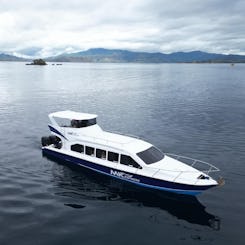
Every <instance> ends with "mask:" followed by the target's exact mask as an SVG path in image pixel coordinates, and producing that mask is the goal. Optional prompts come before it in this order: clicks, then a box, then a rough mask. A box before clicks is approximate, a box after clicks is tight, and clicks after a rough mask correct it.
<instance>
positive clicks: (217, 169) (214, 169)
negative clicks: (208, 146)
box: [165, 153, 220, 174]
mask: <svg viewBox="0 0 245 245" xmlns="http://www.w3.org/2000/svg"><path fill="white" fill-rule="evenodd" d="M165 154H166V155H167V156H171V157H173V158H175V159H176V160H180V161H181V162H183V163H185V164H187V165H190V166H191V167H193V166H194V165H196V164H203V165H207V166H209V168H208V169H207V170H201V171H202V172H204V173H206V174H209V173H211V172H218V171H220V169H219V168H217V167H215V166H214V165H212V164H211V163H208V162H204V161H201V160H198V159H194V158H190V157H186V156H182V155H177V154H173V153H165ZM182 159H183V160H182ZM185 160H188V161H190V160H191V161H192V162H191V163H188V162H187V161H185Z"/></svg>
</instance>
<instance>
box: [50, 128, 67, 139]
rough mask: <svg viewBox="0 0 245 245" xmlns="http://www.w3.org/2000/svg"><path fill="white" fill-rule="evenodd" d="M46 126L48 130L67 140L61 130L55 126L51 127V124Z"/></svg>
mask: <svg viewBox="0 0 245 245" xmlns="http://www.w3.org/2000/svg"><path fill="white" fill-rule="evenodd" d="M48 127H49V129H50V131H52V132H54V133H56V134H58V135H60V136H62V137H63V138H64V139H66V140H67V138H66V137H65V136H64V135H63V134H62V133H61V132H59V131H58V130H57V129H55V128H54V127H52V126H51V125H48Z"/></svg>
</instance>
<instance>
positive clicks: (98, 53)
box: [0, 48, 245, 63]
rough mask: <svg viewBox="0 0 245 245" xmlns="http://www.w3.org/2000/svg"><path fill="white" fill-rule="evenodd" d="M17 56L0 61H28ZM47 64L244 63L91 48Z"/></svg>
mask: <svg viewBox="0 0 245 245" xmlns="http://www.w3.org/2000/svg"><path fill="white" fill-rule="evenodd" d="M28 60H30V59H24V58H20V57H17V56H13V55H9V54H4V53H0V61H28ZM45 60H46V61H49V62H92V63H245V55H234V54H228V55H226V54H216V53H207V52H203V51H200V50H196V51H190V52H182V51H180V52H173V53H170V54H165V53H160V52H155V53H149V52H137V51H129V50H123V49H105V48H91V49H88V50H85V51H79V52H74V53H63V54H60V55H57V56H51V57H47V58H45Z"/></svg>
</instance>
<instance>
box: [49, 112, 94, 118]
mask: <svg viewBox="0 0 245 245" xmlns="http://www.w3.org/2000/svg"><path fill="white" fill-rule="evenodd" d="M49 117H58V118H66V119H70V120H72V119H75V120H89V119H93V118H96V117H97V115H95V114H87V113H80V112H75V111H58V112H54V113H51V114H49Z"/></svg>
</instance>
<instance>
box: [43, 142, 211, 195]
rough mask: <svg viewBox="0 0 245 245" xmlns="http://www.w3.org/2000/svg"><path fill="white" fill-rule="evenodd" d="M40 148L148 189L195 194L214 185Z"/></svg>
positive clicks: (56, 156) (68, 160)
mask: <svg viewBox="0 0 245 245" xmlns="http://www.w3.org/2000/svg"><path fill="white" fill-rule="evenodd" d="M42 150H43V153H44V154H47V155H49V156H53V157H55V158H57V159H61V160H65V161H66V162H68V163H69V164H75V165H78V166H81V167H85V168H88V169H91V170H94V171H96V172H99V173H102V174H105V175H108V176H111V177H114V178H117V179H120V180H124V181H127V182H130V183H133V184H136V185H139V186H142V187H146V188H150V189H156V190H161V191H168V192H173V193H177V194H183V195H192V196H195V195H198V194H200V193H201V192H203V191H204V190H207V189H209V188H211V187H213V186H214V185H208V186H195V185H186V184H180V183H175V182H169V181H164V180H160V179H155V178H150V177H146V176H142V175H138V174H132V173H129V172H126V171H121V170H118V169H114V168H111V167H107V166H102V165H99V164H97V163H94V162H90V161H86V160H83V159H80V158H77V157H74V156H70V155H68V154H64V153H63V152H58V151H56V150H52V149H50V148H45V147H44V148H43V149H42Z"/></svg>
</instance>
